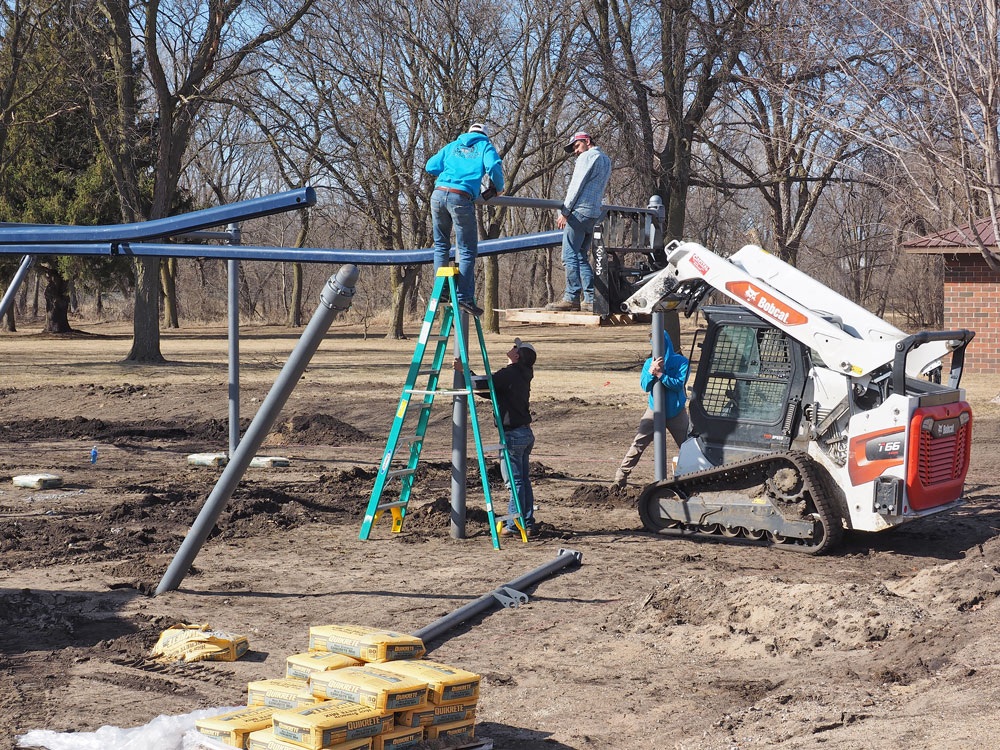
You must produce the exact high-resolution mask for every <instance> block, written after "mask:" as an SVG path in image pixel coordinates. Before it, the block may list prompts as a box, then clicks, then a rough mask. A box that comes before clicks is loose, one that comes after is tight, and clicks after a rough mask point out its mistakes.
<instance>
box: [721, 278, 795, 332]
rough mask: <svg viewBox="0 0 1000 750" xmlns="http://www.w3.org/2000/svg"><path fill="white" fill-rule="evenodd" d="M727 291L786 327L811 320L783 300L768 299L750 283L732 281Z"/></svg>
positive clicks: (727, 286) (762, 291) (761, 290)
mask: <svg viewBox="0 0 1000 750" xmlns="http://www.w3.org/2000/svg"><path fill="white" fill-rule="evenodd" d="M726 290H727V291H728V292H729V293H730V294H732V295H733V296H734V297H736V298H737V299H743V300H744V301H746V303H747V304H748V306H749V307H751V308H753V309H754V310H756V311H757V312H759V313H762V314H763V315H765V316H766V317H768V318H771V319H772V320H776V321H778V322H779V323H784V324H785V325H786V326H800V325H802V324H803V323H805V322H807V321H808V320H809V319H808V318H807V317H806V316H805V315H803V314H802V313H800V312H798V311H797V310H793V309H792V308H790V307H789V306H788V305H786V304H785V303H784V302H782V301H781V300H777V299H773V298H770V297H768V296H767V294H765V292H764V290H763V289H760V288H758V287H757V286H755V285H753V284H751V283H750V282H749V281H730V282H728V283H727V284H726Z"/></svg>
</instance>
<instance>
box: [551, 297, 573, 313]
mask: <svg viewBox="0 0 1000 750" xmlns="http://www.w3.org/2000/svg"><path fill="white" fill-rule="evenodd" d="M545 309H546V310H560V311H563V312H575V311H577V310H579V309H580V303H579V302H573V301H572V300H568V299H561V300H559V301H558V302H552V303H550V304H548V305H546V306H545Z"/></svg>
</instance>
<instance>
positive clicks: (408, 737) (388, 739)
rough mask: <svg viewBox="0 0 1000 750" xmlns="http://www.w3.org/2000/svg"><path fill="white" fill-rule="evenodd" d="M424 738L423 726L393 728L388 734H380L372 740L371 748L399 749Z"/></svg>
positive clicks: (380, 749)
mask: <svg viewBox="0 0 1000 750" xmlns="http://www.w3.org/2000/svg"><path fill="white" fill-rule="evenodd" d="M423 739H424V728H423V727H417V728H416V729H413V728H409V727H407V728H404V729H394V730H393V731H391V732H389V733H388V734H380V735H378V736H377V737H376V738H375V739H374V740H373V741H372V750H399V748H403V747H412V746H413V745H416V744H417V743H419V742H422V741H423Z"/></svg>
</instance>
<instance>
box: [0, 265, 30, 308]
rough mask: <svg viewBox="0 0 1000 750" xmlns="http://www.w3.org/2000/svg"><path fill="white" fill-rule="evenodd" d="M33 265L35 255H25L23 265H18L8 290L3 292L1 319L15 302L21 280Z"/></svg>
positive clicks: (0, 300)
mask: <svg viewBox="0 0 1000 750" xmlns="http://www.w3.org/2000/svg"><path fill="white" fill-rule="evenodd" d="M33 265H35V256H34V255H25V256H24V258H22V259H21V265H20V266H18V268H17V272H16V273H15V274H14V278H12V279H11V280H10V285H9V286H8V287H7V291H6V292H4V293H3V299H0V319H3V316H4V315H6V314H7V309H8V308H9V307H10V306H11V305H13V304H14V296H15V295H16V294H17V290H18V288H19V287H20V286H21V282H22V281H24V277H25V276H27V275H28V269H29V268H31V267H32V266H33Z"/></svg>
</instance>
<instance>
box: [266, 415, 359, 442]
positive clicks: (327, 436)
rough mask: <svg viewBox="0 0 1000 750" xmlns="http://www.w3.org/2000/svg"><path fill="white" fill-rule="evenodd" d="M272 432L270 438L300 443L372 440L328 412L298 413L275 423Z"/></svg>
mask: <svg viewBox="0 0 1000 750" xmlns="http://www.w3.org/2000/svg"><path fill="white" fill-rule="evenodd" d="M272 433H273V434H272V439H273V438H274V437H277V436H280V437H281V438H282V439H283V440H282V441H281V442H284V443H300V444H302V445H343V444H345V443H365V442H369V441H372V440H374V438H373V437H372V436H371V435H370V434H368V433H367V432H365V431H364V430H359V429H358V428H357V427H355V426H354V425H350V424H348V423H347V422H344V421H342V420H340V419H337V418H336V417H334V416H331V415H329V414H300V415H298V416H294V417H292V418H291V419H289V420H288V421H286V422H284V423H282V424H280V425H276V426H275V429H274V430H272Z"/></svg>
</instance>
